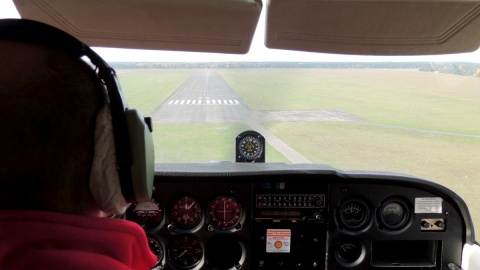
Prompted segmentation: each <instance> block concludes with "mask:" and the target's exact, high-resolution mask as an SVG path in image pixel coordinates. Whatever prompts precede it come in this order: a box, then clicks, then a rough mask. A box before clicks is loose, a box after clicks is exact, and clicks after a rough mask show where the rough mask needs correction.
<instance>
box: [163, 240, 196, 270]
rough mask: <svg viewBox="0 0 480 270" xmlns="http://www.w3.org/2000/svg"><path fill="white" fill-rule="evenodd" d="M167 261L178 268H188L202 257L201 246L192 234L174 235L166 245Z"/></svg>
mask: <svg viewBox="0 0 480 270" xmlns="http://www.w3.org/2000/svg"><path fill="white" fill-rule="evenodd" d="M167 256H168V261H169V262H170V263H172V264H173V265H175V266H177V267H178V268H183V269H188V268H192V267H194V266H196V265H198V264H199V263H200V262H201V261H202V259H203V246H202V244H201V243H200V241H199V240H198V238H197V237H196V236H195V235H193V234H180V235H177V236H175V237H174V238H173V239H172V241H171V242H169V244H168V246H167Z"/></svg>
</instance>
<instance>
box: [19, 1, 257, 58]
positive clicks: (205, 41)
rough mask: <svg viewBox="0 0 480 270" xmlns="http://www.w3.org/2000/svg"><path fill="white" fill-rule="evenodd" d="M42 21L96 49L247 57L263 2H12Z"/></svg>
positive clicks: (25, 15) (24, 12)
mask: <svg viewBox="0 0 480 270" xmlns="http://www.w3.org/2000/svg"><path fill="white" fill-rule="evenodd" d="M14 3H15V6H16V7H17V10H18V12H19V13H20V16H21V17H22V18H27V19H32V20H37V21H41V22H44V23H47V24H50V25H53V26H56V27H58V28H60V29H63V30H64V31H66V32H68V33H70V34H72V35H73V36H75V37H77V38H78V39H80V40H81V41H83V42H85V43H86V44H88V45H89V46H92V47H114V48H134V49H155V50H177V51H196V52H224V53H235V54H244V53H247V52H248V51H249V49H250V44H251V42H252V38H253V34H254V32H255V29H256V26H257V22H258V19H259V17H260V12H261V10H262V2H261V0H134V1H132V0H82V1H78V0H49V1H44V0H14Z"/></svg>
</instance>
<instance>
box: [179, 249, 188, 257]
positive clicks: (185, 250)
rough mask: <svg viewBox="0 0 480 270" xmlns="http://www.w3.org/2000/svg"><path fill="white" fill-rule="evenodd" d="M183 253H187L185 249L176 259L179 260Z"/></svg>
mask: <svg viewBox="0 0 480 270" xmlns="http://www.w3.org/2000/svg"><path fill="white" fill-rule="evenodd" d="M185 253H187V250H186V249H185V250H184V251H183V252H182V253H180V255H178V257H177V258H180V257H182V256H183V255H185Z"/></svg>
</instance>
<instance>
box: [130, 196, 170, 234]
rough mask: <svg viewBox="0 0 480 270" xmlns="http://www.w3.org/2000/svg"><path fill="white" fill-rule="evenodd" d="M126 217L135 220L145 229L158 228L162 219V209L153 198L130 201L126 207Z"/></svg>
mask: <svg viewBox="0 0 480 270" xmlns="http://www.w3.org/2000/svg"><path fill="white" fill-rule="evenodd" d="M126 214H127V219H128V220H131V221H133V222H136V223H138V224H140V226H142V228H144V229H145V230H148V231H152V230H156V229H158V228H159V227H160V226H161V224H162V221H163V209H162V206H161V205H160V203H159V202H157V201H156V200H155V199H151V200H150V201H144V202H140V203H132V204H131V205H130V206H129V207H128V209H127V213H126Z"/></svg>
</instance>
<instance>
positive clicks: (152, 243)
mask: <svg viewBox="0 0 480 270" xmlns="http://www.w3.org/2000/svg"><path fill="white" fill-rule="evenodd" d="M147 240H148V246H149V247H150V250H151V251H152V252H153V254H155V256H157V263H156V264H155V265H158V264H159V263H161V262H162V260H163V255H164V254H163V253H164V252H163V246H162V243H160V240H158V239H157V238H156V237H155V236H153V235H147Z"/></svg>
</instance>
